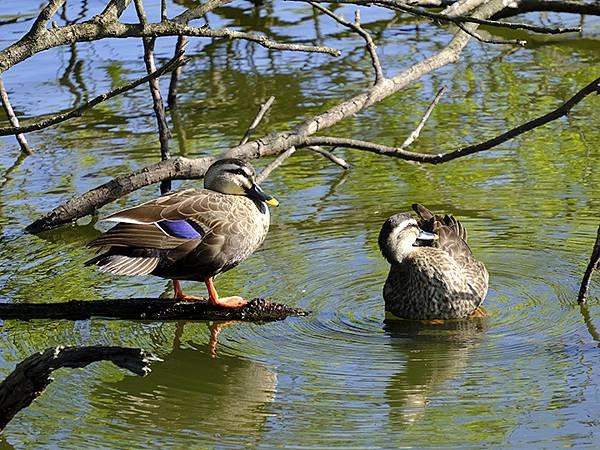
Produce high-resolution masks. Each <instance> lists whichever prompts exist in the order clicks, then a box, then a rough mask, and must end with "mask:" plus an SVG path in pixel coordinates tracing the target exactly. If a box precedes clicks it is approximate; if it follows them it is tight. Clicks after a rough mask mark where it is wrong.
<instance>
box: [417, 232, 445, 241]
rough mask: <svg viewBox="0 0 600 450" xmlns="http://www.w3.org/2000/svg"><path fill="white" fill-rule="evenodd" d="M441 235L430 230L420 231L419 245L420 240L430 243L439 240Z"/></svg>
mask: <svg viewBox="0 0 600 450" xmlns="http://www.w3.org/2000/svg"><path fill="white" fill-rule="evenodd" d="M439 238H440V237H439V236H438V235H437V234H435V233H430V232H429V231H423V230H421V232H420V233H419V235H418V236H417V245H418V243H419V241H422V242H423V243H424V244H425V245H427V244H430V243H431V242H433V241H437V240H438V239H439Z"/></svg>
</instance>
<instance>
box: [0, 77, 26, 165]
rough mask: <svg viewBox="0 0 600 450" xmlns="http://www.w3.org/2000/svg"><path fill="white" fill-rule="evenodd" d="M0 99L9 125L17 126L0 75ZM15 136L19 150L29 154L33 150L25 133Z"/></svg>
mask: <svg viewBox="0 0 600 450" xmlns="http://www.w3.org/2000/svg"><path fill="white" fill-rule="evenodd" d="M0 99H2V107H3V108H4V111H5V112H6V115H7V116H8V120H9V121H10V123H11V125H12V126H13V127H15V128H19V119H18V118H17V115H16V114H15V112H14V110H13V108H12V105H11V104H10V100H9V98H8V92H6V88H5V87H4V81H3V80H2V77H0ZM16 137H17V142H18V143H19V146H20V147H21V151H23V153H26V154H27V155H31V154H32V153H33V150H31V147H29V143H28V142H27V139H26V138H25V135H24V134H22V133H19V134H17V136H16Z"/></svg>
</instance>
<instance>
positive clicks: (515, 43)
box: [456, 22, 527, 47]
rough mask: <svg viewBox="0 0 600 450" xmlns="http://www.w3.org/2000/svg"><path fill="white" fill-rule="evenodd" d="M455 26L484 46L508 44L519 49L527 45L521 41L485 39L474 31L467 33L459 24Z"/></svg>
mask: <svg viewBox="0 0 600 450" xmlns="http://www.w3.org/2000/svg"><path fill="white" fill-rule="evenodd" d="M456 26H457V27H458V28H460V29H461V30H463V31H464V32H465V33H468V34H470V35H471V36H473V37H474V38H475V39H477V40H478V41H480V42H483V43H485V44H500V45H503V44H508V45H519V46H521V47H525V46H526V45H527V41H524V40H522V39H486V38H484V37H483V36H481V35H480V34H479V33H477V32H475V31H469V29H468V28H466V27H465V26H464V25H463V24H462V23H460V22H456Z"/></svg>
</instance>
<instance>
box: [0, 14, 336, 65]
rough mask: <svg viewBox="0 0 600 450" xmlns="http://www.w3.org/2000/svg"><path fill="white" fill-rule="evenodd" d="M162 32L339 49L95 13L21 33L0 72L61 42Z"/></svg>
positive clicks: (2, 57) (3, 54)
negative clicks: (38, 32) (41, 32)
mask: <svg viewBox="0 0 600 450" xmlns="http://www.w3.org/2000/svg"><path fill="white" fill-rule="evenodd" d="M162 36H194V37H204V38H212V39H242V40H247V41H250V42H254V43H256V44H258V45H261V46H263V47H265V48H269V49H273V50H287V51H299V52H309V53H310V52H312V53H326V54H329V55H333V56H339V55H340V51H339V50H337V49H335V48H330V47H322V46H313V45H304V44H294V43H283V42H277V41H273V40H271V39H269V38H268V37H266V36H264V35H260V34H256V33H247V32H243V31H235V30H230V29H227V28H220V29H215V30H212V29H209V28H206V27H191V26H188V25H184V24H179V23H176V22H173V21H169V20H166V21H164V22H160V23H150V24H148V25H147V26H145V27H144V26H143V25H140V24H131V23H128V24H126V23H121V22H117V21H110V20H106V19H105V17H102V16H96V17H94V18H92V19H91V20H89V21H87V22H82V23H75V24H71V25H66V26H64V27H60V28H56V29H50V30H46V31H45V38H44V39H36V38H35V37H32V36H30V35H29V34H28V35H26V36H24V37H23V38H22V39H21V40H19V41H17V42H15V43H14V44H12V45H11V46H9V47H7V48H5V49H4V50H2V51H0V73H2V72H4V71H6V70H8V69H9V68H10V67H12V66H14V65H15V64H18V63H19V62H21V61H24V60H25V59H27V58H29V57H31V56H33V55H35V54H36V53H39V52H41V51H44V50H48V49H50V48H54V47H59V46H62V45H67V44H73V43H75V42H90V41H96V40H99V39H105V38H131V37H137V38H141V37H162Z"/></svg>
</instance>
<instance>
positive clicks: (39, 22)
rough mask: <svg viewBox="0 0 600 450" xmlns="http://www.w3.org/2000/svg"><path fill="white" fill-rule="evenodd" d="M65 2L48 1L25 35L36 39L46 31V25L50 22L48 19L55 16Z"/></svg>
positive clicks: (57, 0) (59, 0) (63, 0)
mask: <svg viewBox="0 0 600 450" xmlns="http://www.w3.org/2000/svg"><path fill="white" fill-rule="evenodd" d="M64 2H65V0H50V1H49V2H48V4H47V5H46V6H45V7H44V8H43V9H42V10H41V11H40V14H39V15H38V17H37V19H35V21H34V22H33V25H32V26H31V29H30V30H29V32H28V33H27V34H28V35H29V36H32V37H36V36H39V35H40V34H41V33H42V32H44V31H45V30H46V25H47V24H48V22H50V19H52V17H53V16H54V14H56V11H58V8H60V7H61V5H62V4H63V3H64Z"/></svg>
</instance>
